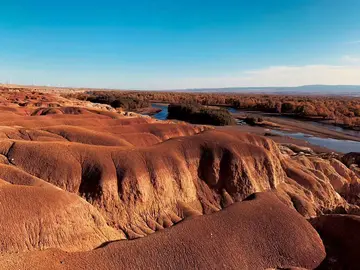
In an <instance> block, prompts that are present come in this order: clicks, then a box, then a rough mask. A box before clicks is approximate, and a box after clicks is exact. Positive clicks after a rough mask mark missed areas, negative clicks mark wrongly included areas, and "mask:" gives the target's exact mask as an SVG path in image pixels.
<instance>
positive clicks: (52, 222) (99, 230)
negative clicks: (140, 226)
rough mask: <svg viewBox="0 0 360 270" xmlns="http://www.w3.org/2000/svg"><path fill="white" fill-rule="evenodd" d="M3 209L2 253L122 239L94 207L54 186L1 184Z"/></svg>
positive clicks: (77, 247)
mask: <svg viewBox="0 0 360 270" xmlns="http://www.w3.org/2000/svg"><path fill="white" fill-rule="evenodd" d="M0 212H1V215H0V224H1V230H0V239H1V244H0V252H2V253H14V252H16V253H18V252H25V251H32V250H43V249H47V248H55V247H57V248H61V249H62V250H66V251H80V250H90V249H93V248H95V247H98V246H99V245H101V244H102V243H103V242H106V241H110V240H116V239H121V235H120V233H118V232H117V231H116V230H114V229H112V228H110V227H108V226H107V225H106V222H105V220H104V219H103V217H102V216H101V215H100V214H99V212H98V211H97V210H96V209H95V208H94V207H92V206H91V205H90V204H88V203H87V202H85V201H84V200H82V199H81V198H79V197H78V196H76V195H74V194H70V193H67V192H64V191H62V190H60V189H56V188H55V187H52V188H49V187H47V188H41V187H26V186H16V185H10V184H7V185H1V186H0Z"/></svg>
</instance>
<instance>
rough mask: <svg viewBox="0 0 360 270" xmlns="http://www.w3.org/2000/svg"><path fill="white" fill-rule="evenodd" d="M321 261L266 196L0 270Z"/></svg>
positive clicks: (300, 225) (294, 220)
mask: <svg viewBox="0 0 360 270" xmlns="http://www.w3.org/2000/svg"><path fill="white" fill-rule="evenodd" d="M324 257H325V250H324V246H323V244H322V242H321V239H320V237H319V236H318V234H317V233H316V231H315V230H314V229H313V228H312V227H311V225H310V224H309V223H308V222H307V221H306V220H305V219H303V218H302V217H301V216H300V215H299V214H298V213H296V212H295V211H293V210H291V209H290V208H288V207H286V206H285V205H284V204H282V203H281V202H280V201H279V200H278V199H277V198H276V197H275V196H274V195H272V194H270V193H263V194H256V195H254V196H252V198H251V199H249V200H246V201H244V202H242V203H236V204H233V205H232V206H230V207H228V208H226V209H223V210H222V211H220V212H218V213H215V214H212V215H207V216H201V217H197V218H193V219H191V220H186V221H183V222H181V223H180V224H178V225H176V226H174V227H172V228H170V229H167V230H164V231H161V232H158V233H155V234H153V235H151V236H148V237H145V238H142V239H138V240H132V241H118V242H113V243H110V244H107V245H105V246H104V247H101V248H98V249H95V250H93V251H89V252H76V253H65V252H61V251H59V250H48V251H46V252H30V253H25V254H20V255H19V254H16V255H10V256H9V255H8V256H2V257H0V262H1V263H0V265H1V266H0V269H9V268H10V269H17V268H19V269H35V268H36V269H189V268H191V269H266V268H286V267H290V266H292V267H303V268H307V269H313V268H315V267H317V266H318V265H319V264H320V263H321V261H322V260H323V258H324Z"/></svg>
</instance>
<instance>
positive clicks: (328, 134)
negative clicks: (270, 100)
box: [233, 113, 360, 141]
mask: <svg viewBox="0 0 360 270" xmlns="http://www.w3.org/2000/svg"><path fill="white" fill-rule="evenodd" d="M233 115H234V117H237V116H243V115H244V114H242V113H239V114H237V113H234V114H233ZM251 115H253V116H257V117H262V118H264V120H266V121H269V122H272V123H274V124H277V125H279V126H280V129H281V130H284V131H289V132H302V133H307V134H311V135H313V136H317V137H322V138H333V139H339V140H351V141H360V137H357V136H352V135H349V134H344V133H342V132H338V131H335V130H330V129H327V128H326V127H321V126H315V125H314V124H311V123H309V122H306V121H301V120H296V119H291V118H280V117H275V116H272V117H271V116H268V115H267V116H266V117H264V114H261V113H251Z"/></svg>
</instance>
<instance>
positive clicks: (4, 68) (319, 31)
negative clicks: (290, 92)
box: [0, 0, 360, 89]
mask: <svg viewBox="0 0 360 270" xmlns="http://www.w3.org/2000/svg"><path fill="white" fill-rule="evenodd" d="M0 10H1V15H0V82H3V83H17V84H37V85H52V86H85V87H106V88H123V89H125V88H127V89H175V88H199V87H231V86H296V85H304V84H358V85H360V1H359V0H341V1H340V0H262V1H260V0H257V1H256V0H252V1H250V0H248V1H241V0H216V1H215V0H206V1H205V0H202V1H199V0H181V1H180V0H179V1H173V0H149V1H147V0H132V1H131V0H126V1H122V0H118V1H109V0H102V1H99V0H97V1H91V0H87V1H83V0H72V1H70V0H62V1H49V0H32V1H31V0H28V1H26V0H17V1H13V0H6V1H5V0H0Z"/></svg>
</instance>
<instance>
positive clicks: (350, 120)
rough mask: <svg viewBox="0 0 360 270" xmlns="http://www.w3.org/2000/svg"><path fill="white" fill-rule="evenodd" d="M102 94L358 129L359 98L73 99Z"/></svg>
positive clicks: (167, 95) (150, 95)
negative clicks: (319, 121)
mask: <svg viewBox="0 0 360 270" xmlns="http://www.w3.org/2000/svg"><path fill="white" fill-rule="evenodd" d="M104 93H106V95H109V96H114V97H116V98H124V97H126V98H132V99H136V100H138V101H139V102H163V103H175V104H191V103H197V104H201V105H220V106H230V107H233V108H236V109H241V110H255V111H261V112H267V113H281V114H286V115H289V116H296V117H302V118H307V119H315V120H327V121H328V122H330V123H333V124H336V125H342V126H344V127H348V128H356V129H360V98H350V97H335V96H334V97H321V96H319V97H316V96H312V97H306V96H291V95H288V96H279V95H260V94H259V95H251V94H230V93H226V94H221V93H215V94H208V93H183V92H143V91H141V92H140V91H137V92H136V91H112V92H111V91H102V92H99V91H90V92H87V93H81V94H76V95H74V96H76V97H77V98H80V99H87V98H89V97H93V96H99V95H100V96H102V95H104Z"/></svg>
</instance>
